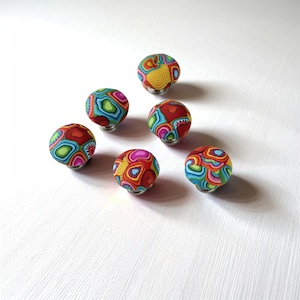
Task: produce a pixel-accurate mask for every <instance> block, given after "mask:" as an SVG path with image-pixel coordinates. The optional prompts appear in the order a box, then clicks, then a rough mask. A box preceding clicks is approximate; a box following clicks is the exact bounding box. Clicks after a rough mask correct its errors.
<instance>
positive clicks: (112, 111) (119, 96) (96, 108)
mask: <svg viewBox="0 0 300 300" xmlns="http://www.w3.org/2000/svg"><path fill="white" fill-rule="evenodd" d="M128 109H129V102H128V100H127V98H126V97H125V95H124V94H123V93H121V92H120V91H118V90H115V89H108V88H105V89H99V90H97V91H95V92H94V93H92V94H90V95H89V97H88V99H87V100H86V103H85V110H86V113H87V115H88V116H89V118H90V119H91V120H92V121H93V122H95V123H96V124H98V125H99V127H100V128H101V129H103V130H105V131H113V130H115V129H116V127H117V126H118V125H119V124H120V123H121V122H122V121H123V120H124V119H125V117H126V116H127V113H128Z"/></svg>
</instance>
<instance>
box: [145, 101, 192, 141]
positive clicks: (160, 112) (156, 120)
mask: <svg viewBox="0 0 300 300" xmlns="http://www.w3.org/2000/svg"><path fill="white" fill-rule="evenodd" d="M191 122H192V118H191V114H190V112H189V110H188V109H187V108H186V106H185V105H183V104H182V103H181V102H178V101H174V100H165V101H162V102H161V103H159V104H157V105H155V106H154V107H153V108H152V109H151V111H150V113H149V115H148V126H149V128H150V130H151V132H152V133H154V134H155V135H156V136H157V137H159V138H160V139H161V140H162V141H163V142H164V143H166V144H168V145H173V144H176V143H177V142H179V140H180V139H181V138H183V137H184V136H185V135H186V134H187V133H188V131H189V129H190V127H191Z"/></svg>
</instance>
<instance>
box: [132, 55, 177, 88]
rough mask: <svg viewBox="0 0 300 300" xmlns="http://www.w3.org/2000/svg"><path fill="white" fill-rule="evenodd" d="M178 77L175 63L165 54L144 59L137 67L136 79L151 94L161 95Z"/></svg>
mask: <svg viewBox="0 0 300 300" xmlns="http://www.w3.org/2000/svg"><path fill="white" fill-rule="evenodd" d="M179 76H180V67H179V65H178V63H177V61H176V60H175V59H174V58H173V57H171V56H169V55H166V54H162V53H161V54H153V55H149V56H147V57H145V58H144V59H143V60H142V61H141V62H140V64H139V65H138V77H139V79H140V80H141V82H142V84H143V86H144V88H145V89H146V90H148V91H149V92H150V93H152V94H163V93H165V92H167V90H168V89H169V87H170V86H171V85H173V84H174V83H175V82H176V81H177V80H178V78H179Z"/></svg>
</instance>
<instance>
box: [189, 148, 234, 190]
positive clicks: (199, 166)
mask: <svg viewBox="0 0 300 300" xmlns="http://www.w3.org/2000/svg"><path fill="white" fill-rule="evenodd" d="M231 173H232V162H231V159H230V157H229V156H228V154H227V153H226V152H225V151H223V150H222V149H220V148H217V147H213V146H203V147H198V148H196V149H194V150H193V151H192V152H191V153H189V155H188V156H187V157H186V160H185V175H186V177H187V179H188V180H189V181H191V182H192V183H193V184H194V185H195V186H196V188H197V189H198V190H199V191H201V192H209V193H210V192H214V191H215V190H216V189H217V188H219V187H220V186H222V185H224V184H225V183H227V181H228V180H229V178H230V176H231Z"/></svg>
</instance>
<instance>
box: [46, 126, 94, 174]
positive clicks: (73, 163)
mask: <svg viewBox="0 0 300 300" xmlns="http://www.w3.org/2000/svg"><path fill="white" fill-rule="evenodd" d="M95 148H96V140H95V137H94V135H93V134H92V132H91V131H90V130H89V129H88V128H86V127H85V126H83V125H80V124H74V123H73V124H69V125H65V126H62V127H60V128H58V129H57V130H56V131H55V132H54V133H53V134H52V136H51V138H50V141H49V150H50V153H51V155H52V157H53V158H54V159H55V160H56V161H58V162H59V163H62V164H64V165H66V166H68V167H69V168H72V169H79V168H81V167H83V166H84V165H85V164H86V163H87V161H88V160H89V159H90V158H91V157H92V155H93V154H94V151H95Z"/></svg>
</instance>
